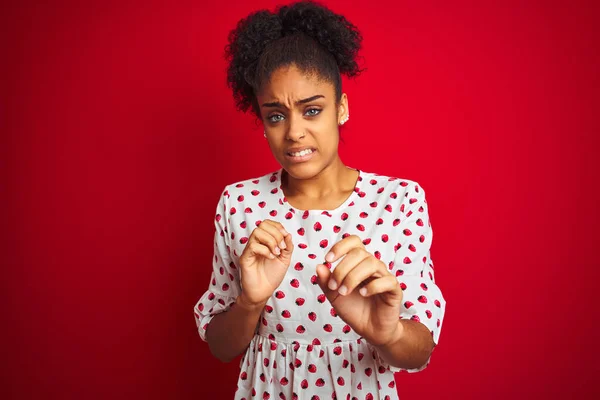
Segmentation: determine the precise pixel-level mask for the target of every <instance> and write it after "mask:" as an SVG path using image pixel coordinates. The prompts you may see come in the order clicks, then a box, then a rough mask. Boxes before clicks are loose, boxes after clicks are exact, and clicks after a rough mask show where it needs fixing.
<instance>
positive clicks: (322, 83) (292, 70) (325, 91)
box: [258, 66, 334, 100]
mask: <svg viewBox="0 0 600 400" xmlns="http://www.w3.org/2000/svg"><path fill="white" fill-rule="evenodd" d="M333 93H334V87H333V84H332V83H331V82H328V81H327V80H325V79H323V78H322V77H320V76H319V75H318V74H316V73H311V72H303V71H300V70H298V68H296V67H293V66H292V67H282V68H279V69H277V70H276V71H274V72H273V74H272V75H271V77H270V79H269V81H268V82H267V83H266V84H265V85H263V88H262V90H261V93H259V94H258V97H261V98H275V99H280V98H290V99H292V100H298V99H304V98H308V97H311V96H314V95H315V94H321V95H323V96H325V99H330V98H332V96H333Z"/></svg>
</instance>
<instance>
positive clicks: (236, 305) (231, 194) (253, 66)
mask: <svg viewBox="0 0 600 400" xmlns="http://www.w3.org/2000/svg"><path fill="white" fill-rule="evenodd" d="M360 42H361V35H360V33H359V32H358V30H357V29H356V27H355V26H354V25H352V24H351V23H350V22H348V21H347V20H346V19H345V18H344V17H343V16H341V15H336V14H334V13H333V12H331V11H330V10H328V9H326V8H324V7H322V6H320V5H317V4H315V3H310V2H300V3H295V4H292V5H289V6H281V7H279V8H277V9H276V11H275V12H274V13H271V12H268V11H259V12H256V13H253V14H251V15H249V16H248V17H247V18H245V19H243V20H241V21H240V22H239V23H238V26H237V27H236V29H235V30H233V31H232V32H231V34H230V36H229V45H228V46H227V55H228V59H229V62H230V64H229V70H228V82H229V86H230V87H231V88H232V89H233V93H234V97H235V99H236V104H237V107H238V108H239V109H240V110H242V111H247V110H251V111H253V112H254V113H255V115H256V116H257V118H259V119H260V120H261V121H262V123H263V124H264V127H265V132H264V135H265V138H266V140H267V141H268V143H269V146H270V148H271V151H272V152H273V155H274V157H275V159H276V160H277V161H278V162H279V164H280V165H281V168H280V169H279V170H278V171H275V172H272V173H269V174H266V175H264V176H262V177H258V178H256V179H248V180H244V181H240V182H236V183H234V184H231V185H227V186H226V187H225V189H224V191H223V194H222V196H221V199H220V202H219V204H218V205H217V209H216V218H215V228H216V232H215V241H214V257H213V272H212V279H211V282H210V285H209V288H208V290H207V291H206V292H205V293H204V295H203V296H202V297H201V298H200V300H199V301H198V303H197V304H196V306H195V307H194V314H195V318H196V323H197V326H198V332H199V334H200V337H201V338H202V339H203V340H206V341H208V344H209V347H210V349H211V352H212V353H213V354H214V355H215V356H216V357H217V358H219V359H220V360H222V361H230V360H232V359H234V358H235V357H236V356H238V355H239V354H242V353H244V356H243V358H242V360H241V363H240V369H241V370H240V375H239V378H238V387H237V390H236V399H249V398H252V397H255V396H259V397H262V398H281V399H294V398H302V399H304V398H311V399H318V398H320V399H330V398H337V399H350V398H357V399H369V398H370V399H372V398H385V399H397V398H398V395H397V390H396V388H395V381H394V374H393V372H395V371H400V370H407V371H409V372H417V371H421V370H422V369H424V368H425V367H426V366H427V365H428V363H429V359H430V356H431V353H432V351H433V348H434V346H435V345H436V344H437V342H438V340H439V334H440V329H441V324H442V321H443V316H444V311H445V304H446V302H445V300H444V298H443V296H442V293H441V291H440V289H439V287H438V286H437V285H436V284H435V282H434V276H433V273H434V270H433V263H432V261H431V259H430V257H429V253H430V247H431V242H432V230H431V226H430V224H429V218H428V208H427V202H426V200H425V192H424V190H423V188H422V187H420V185H419V184H418V183H416V182H414V181H411V180H408V179H399V178H396V177H387V176H382V175H378V174H375V173H370V172H365V171H362V170H360V169H354V168H350V167H347V166H345V165H344V164H343V162H342V160H341V159H340V157H339V154H338V141H339V129H338V127H339V126H341V125H343V124H344V123H346V122H347V121H348V119H349V112H348V110H349V108H348V97H347V95H346V94H345V93H342V88H341V79H340V73H344V74H347V75H348V76H354V75H356V74H358V73H359V72H360V70H359V68H358V65H357V63H356V56H357V52H358V50H359V48H360Z"/></svg>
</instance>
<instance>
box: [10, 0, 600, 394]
mask: <svg viewBox="0 0 600 400" xmlns="http://www.w3.org/2000/svg"><path fill="white" fill-rule="evenodd" d="M36 3H37V4H36ZM41 3H44V4H41ZM45 3H46V2H19V3H16V4H13V5H12V6H11V5H8V4H7V3H6V2H4V3H3V4H4V5H3V6H2V7H3V9H2V10H1V12H0V15H2V19H3V21H1V26H2V28H1V29H2V34H1V35H0V41H1V43H2V49H3V50H2V55H3V57H2V58H3V62H2V67H1V68H2V70H3V71H2V79H1V80H0V85H1V86H0V87H1V88H2V107H1V109H0V113H1V114H0V124H1V125H0V126H1V130H2V135H1V140H2V142H1V143H0V145H1V146H0V148H1V150H0V151H1V152H2V153H1V154H0V156H1V157H0V167H1V170H2V175H3V181H4V183H2V185H1V193H2V201H3V205H2V207H1V209H2V211H1V212H2V214H3V215H2V221H3V222H2V225H3V227H4V228H5V229H6V234H5V237H4V239H3V240H2V241H1V242H2V244H1V246H2V248H1V250H2V260H1V264H2V279H1V289H2V290H1V291H0V293H1V298H0V300H1V301H2V306H3V307H2V308H3V310H4V312H3V318H2V320H3V321H2V326H3V328H2V329H0V335H1V337H0V340H1V341H2V344H3V345H4V346H3V347H5V348H6V349H5V350H4V351H3V355H2V359H1V360H2V361H1V365H2V371H0V372H1V373H0V376H1V378H0V379H2V382H1V389H0V390H1V391H2V392H4V393H5V395H1V397H2V398H10V399H30V398H60V399H84V398H85V399H101V398H102V399H108V398H110V399H126V398H144V399H162V398H178V399H204V398H231V397H232V395H233V390H234V388H235V382H236V380H237V362H233V363H231V364H221V363H220V362H218V361H216V359H214V358H213V357H212V356H211V355H210V353H209V350H208V346H207V345H206V344H205V343H203V342H201V340H200V339H199V337H198V335H197V332H196V326H195V323H194V316H193V305H194V304H195V302H196V301H197V300H198V298H199V297H200V296H201V295H202V293H203V292H204V291H205V290H206V288H207V287H208V283H209V277H210V270H211V257H212V235H213V229H214V228H213V223H212V220H213V217H214V215H213V213H214V207H215V205H216V203H217V201H218V197H219V195H220V192H221V190H222V189H223V187H224V186H225V185H226V184H229V183H232V182H235V181H237V180H242V179H247V178H251V177H257V176H260V175H262V174H265V173H268V172H270V171H273V170H275V169H276V168H278V167H279V166H278V165H277V164H276V162H275V161H274V159H273V157H272V155H271V153H270V151H269V149H268V147H267V144H266V142H265V141H264V139H263V136H262V129H261V127H260V126H256V125H255V124H254V121H253V118H252V117H251V116H249V115H243V114H241V113H238V112H236V111H235V109H234V105H233V100H232V97H231V93H230V92H229V91H228V90H227V88H226V85H225V72H224V69H225V61H224V59H223V57H222V55H223V47H224V45H225V43H226V38H227V33H228V31H229V30H230V29H232V28H233V27H234V26H235V23H236V22H237V20H239V19H240V18H242V17H244V16H245V15H247V14H248V13H249V12H250V11H252V10H255V9H258V8H264V7H266V8H270V9H272V7H273V6H274V4H276V3H275V2H271V1H254V2H244V1H229V2H226V3H225V2H200V1H193V2H192V1H182V2H177V3H172V2H159V1H145V2H123V1H121V2H113V3H110V2H104V1H103V2H100V1H98V2H95V3H93V4H92V3H91V2H72V3H66V2H60V3H59V2H55V3H54V4H52V5H49V4H45ZM48 3H49V2H48ZM80 3H82V4H83V5H82V4H80ZM482 3H486V4H482ZM492 3H493V5H492ZM326 4H327V5H329V6H330V7H331V8H332V9H333V10H334V11H337V12H341V13H343V14H345V15H346V16H347V17H348V18H349V19H350V20H351V21H352V22H353V23H355V24H356V25H357V26H358V27H359V28H360V29H361V30H362V32H363V35H364V38H365V39H364V51H363V53H362V54H363V55H364V57H365V64H364V65H365V66H366V67H367V68H368V70H367V71H366V72H365V73H364V74H363V75H362V76H360V77H359V78H357V79H356V80H350V81H349V80H345V86H344V91H345V92H347V94H348V96H349V104H350V109H351V119H350V121H349V123H348V124H346V125H345V126H344V128H343V136H344V137H345V144H342V145H341V148H340V152H341V155H342V159H343V160H344V161H345V163H346V164H347V165H350V166H352V167H357V168H361V169H363V170H366V171H373V172H378V173H381V174H387V175H394V176H399V177H403V178H407V179H413V180H416V181H417V182H419V183H420V184H421V185H422V186H423V187H424V188H425V190H426V191H427V196H428V202H429V205H430V217H431V221H432V226H433V229H434V241H433V246H432V259H433V260H435V265H436V279H437V282H438V284H439V285H440V287H441V288H442V290H443V291H444V296H445V298H446V299H447V301H448V304H447V313H446V319H445V321H444V326H443V329H442V334H441V338H440V344H439V346H438V348H437V349H436V350H435V353H434V357H433V358H432V363H431V364H430V366H429V367H428V368H427V369H426V370H425V371H423V372H420V373H418V374H406V373H401V374H398V375H397V380H398V384H399V393H400V396H401V398H402V399H406V400H408V399H421V400H425V399H440V398H441V399H445V398H461V399H482V398H485V399H527V398H545V399H558V398H592V397H594V394H595V395H596V396H598V395H599V394H600V392H599V389H598V385H597V382H595V381H594V380H595V379H597V376H598V373H599V372H600V371H599V368H598V362H597V358H596V357H597V355H598V351H597V345H596V343H595V341H596V340H597V338H598V332H597V330H596V325H597V324H596V321H597V318H598V311H597V307H598V306H597V292H596V290H597V285H598V278H599V273H598V267H599V263H598V257H597V253H594V251H595V249H597V248H598V246H597V244H598V233H597V226H598V225H597V224H598V222H599V218H598V210H597V208H596V204H597V201H598V200H599V198H598V183H599V180H598V175H597V170H598V165H597V164H598V162H597V154H596V153H597V152H598V134H599V132H600V129H599V123H598V110H600V104H599V101H598V93H599V89H600V88H599V86H600V85H599V79H598V67H599V56H598V54H599V52H598V48H599V41H598V32H597V30H598V28H597V23H598V7H597V6H595V5H594V6H592V4H598V3H597V2H591V1H590V2H588V3H583V2H573V1H564V2H562V3H559V2H554V3H549V2H545V1H537V2H532V1H530V2H526V1H510V2H472V3H466V2H463V1H459V2H445V1H436V2H414V1H401V2H395V1H394V2H392V1H388V2H379V1H377V2H365V3H363V2H361V5H360V6H359V5H358V4H359V3H358V2H357V3H352V2H348V1H328V2H326ZM594 171H596V172H594ZM594 392H595V393H594Z"/></svg>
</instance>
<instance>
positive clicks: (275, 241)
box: [239, 219, 294, 306]
mask: <svg viewBox="0 0 600 400" xmlns="http://www.w3.org/2000/svg"><path fill="white" fill-rule="evenodd" d="M293 251H294V244H293V243H292V235H291V234H290V233H288V232H287V231H286V230H285V228H284V227H283V225H281V224H280V223H279V222H275V221H271V220H268V219H267V220H264V221H262V222H261V223H260V224H259V225H258V226H257V227H256V228H255V229H254V230H253V231H252V234H251V235H250V237H249V238H248V243H246V247H245V248H244V251H243V252H242V255H241V256H240V261H239V262H240V269H241V271H240V273H241V284H242V292H241V294H240V296H241V299H240V300H241V301H243V302H244V304H246V305H249V306H262V305H264V304H265V303H266V302H267V300H269V297H271V295H272V294H273V292H274V291H275V289H277V287H279V285H280V284H281V281H282V280H283V277H284V276H285V273H286V271H287V269H288V267H289V266H290V262H291V260H292V252H293Z"/></svg>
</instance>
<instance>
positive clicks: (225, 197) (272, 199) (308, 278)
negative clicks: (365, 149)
mask: <svg viewBox="0 0 600 400" xmlns="http://www.w3.org/2000/svg"><path fill="white" fill-rule="evenodd" d="M358 171H359V178H358V180H357V183H356V187H355V190H354V192H353V193H352V194H351V195H350V197H349V198H348V199H347V200H346V201H345V202H344V203H343V204H342V205H340V206H339V207H338V208H336V209H335V210H308V211H305V210H298V209H295V208H294V207H292V206H291V205H290V204H289V203H288V202H287V200H286V198H285V196H284V193H283V191H282V190H281V173H282V169H279V170H278V171H275V172H273V173H269V174H267V175H264V176H262V177H260V178H257V179H248V180H245V181H241V182H238V183H234V184H231V185H228V186H226V187H225V189H224V191H223V194H222V196H221V199H220V201H219V203H218V205H217V208H216V216H215V228H216V231H215V240H214V257H213V271H212V276H211V281H210V283H209V287H208V290H207V291H206V292H205V293H204V295H203V296H202V297H201V298H200V299H199V301H198V302H197V303H196V305H195V306H194V315H195V319H196V324H197V326H198V333H199V335H200V337H201V338H202V339H203V340H206V328H207V327H208V324H209V323H210V321H211V319H212V317H213V316H214V315H216V314H218V313H220V312H223V311H225V310H227V309H228V308H229V307H230V306H231V305H232V304H233V303H234V301H235V298H236V297H237V296H238V295H239V293H240V279H239V256H240V255H241V254H242V252H243V250H244V248H245V243H246V242H247V240H248V237H250V234H251V233H252V231H253V230H254V229H255V228H256V226H257V225H258V224H259V223H260V222H261V221H262V220H265V219H271V220H274V221H278V222H280V223H281V224H282V225H283V226H284V227H285V229H286V230H287V231H288V232H290V233H291V234H292V235H293V238H292V241H293V243H294V245H295V248H294V252H293V254H292V262H291V264H290V267H289V269H288V271H287V273H286V276H285V277H284V279H283V281H282V282H281V285H280V286H279V287H278V289H277V290H276V291H275V292H274V293H273V296H271V298H270V299H269V300H268V302H267V304H266V306H265V308H264V310H263V312H262V316H261V318H260V319H259V322H258V325H257V330H256V333H255V335H254V338H253V339H252V341H251V342H250V345H249V347H248V349H247V350H246V352H245V355H244V357H243V358H242V360H241V362H240V373H239V379H238V386H237V389H236V392H235V399H252V398H260V399H269V398H270V399H297V398H299V399H311V400H313V399H314V400H316V399H321V400H323V399H361V400H362V399H398V394H397V393H398V392H397V388H396V386H395V380H394V372H396V371H402V370H403V369H400V368H395V367H391V366H390V365H388V364H387V363H386V362H385V361H384V360H383V359H382V358H381V357H380V356H379V354H378V353H377V351H376V350H375V348H374V347H373V346H371V345H370V344H369V343H368V342H367V341H366V340H365V339H362V338H361V337H360V336H359V335H357V334H356V333H355V332H354V331H353V330H352V328H351V327H350V326H348V325H347V324H346V323H345V322H344V321H343V320H342V319H341V318H339V317H338V316H337V315H336V313H335V310H334V309H333V308H332V306H331V304H330V303H329V301H328V300H327V299H326V297H325V295H324V294H323V292H322V290H321V288H320V287H319V285H318V284H317V282H316V265H317V264H319V263H322V262H323V261H324V259H325V254H326V253H327V252H328V250H329V249H330V248H331V246H333V245H334V244H335V243H336V242H338V241H339V240H341V239H343V238H344V237H346V236H348V235H358V236H359V237H360V238H361V239H363V243H364V245H365V247H366V249H367V251H369V252H370V253H371V254H374V255H375V256H376V257H377V258H379V259H380V260H382V261H383V262H384V263H385V264H386V265H387V266H388V268H389V270H390V272H391V273H392V274H394V275H395V276H396V277H397V279H398V282H399V284H400V286H401V287H402V289H403V294H404V298H403V304H402V306H401V308H400V313H399V318H410V319H413V320H415V321H420V322H421V323H423V324H425V326H426V327H427V328H428V329H429V331H430V332H431V334H432V337H433V340H434V342H435V343H436V344H437V343H438V341H439V336H440V330H441V327H442V321H443V317H444V312H445V305H446V301H445V299H444V297H443V296H442V292H441V291H440V289H439V287H438V286H437V285H436V284H435V281H434V266H433V262H432V261H431V258H430V247H431V242H432V230H431V225H430V223H429V216H428V208H427V202H426V200H425V191H424V190H423V188H422V187H420V186H419V184H418V183H416V182H414V181H410V180H407V179H399V178H394V177H387V176H382V175H378V174H375V173H369V172H364V171H360V170H358ZM337 263H339V261H337V262H335V263H333V264H332V269H333V268H335V266H336V264H337ZM428 364H429V360H428V361H427V363H426V364H425V365H423V366H422V367H420V368H416V369H408V370H405V371H408V372H418V371H421V370H423V369H424V368H426V366H427V365H428Z"/></svg>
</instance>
